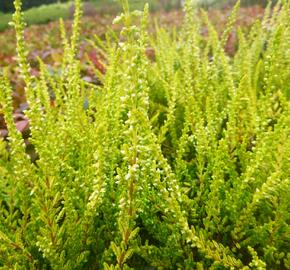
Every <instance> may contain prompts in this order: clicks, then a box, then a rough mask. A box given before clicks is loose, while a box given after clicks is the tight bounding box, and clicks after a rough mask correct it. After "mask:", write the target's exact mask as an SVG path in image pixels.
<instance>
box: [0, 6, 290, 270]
mask: <svg viewBox="0 0 290 270" xmlns="http://www.w3.org/2000/svg"><path fill="white" fill-rule="evenodd" d="M14 4H15V8H16V11H15V14H14V17H13V21H14V26H15V29H16V35H17V52H18V63H19V66H20V68H21V72H22V76H23V78H24V80H25V83H26V97H27V101H28V103H29V109H28V110H27V111H26V115H27V117H28V118H29V121H30V127H31V136H30V139H29V140H30V142H31V143H32V144H33V145H34V147H35V151H36V153H37V155H38V158H37V159H36V160H33V161H31V159H30V157H29V156H28V155H27V154H26V152H25V144H24V141H23V139H22V136H21V134H20V133H19V132H18V131H17V129H16V127H15V125H14V122H13V117H12V112H13V108H12V98H11V94H12V90H11V87H10V85H9V81H8V80H7V78H5V76H2V78H1V83H0V90H1V91H0V104H1V107H0V108H1V113H3V114H4V117H5V121H6V124H7V126H8V131H9V136H8V138H7V140H3V139H1V141H0V157H1V159H0V179H1V181H0V213H1V215H0V239H1V242H0V269H68V270H71V269H107V270H108V269H244V270H246V269H290V253H289V241H290V238H289V235H290V229H289V221H290V213H289V191H290V180H289V176H290V167H289V158H290V138H289V136H290V118H289V109H290V107H289V105H290V103H289V97H290V58H289V57H290V53H289V49H290V48H289V42H290V40H289V37H290V28H289V26H290V25H289V24H290V21H289V2H288V1H282V2H281V3H278V4H277V5H276V6H275V8H274V10H273V11H272V10H271V9H270V7H268V9H267V11H266V13H265V16H264V19H263V20H262V21H257V22H256V23H255V24H254V25H253V27H252V28H251V31H250V33H249V34H245V33H243V32H242V31H241V30H240V29H238V30H237V33H238V37H239V47H238V51H237V53H236V54H235V55H234V56H233V57H232V58H230V57H229V56H228V55H226V53H225V51H224V46H225V44H226V41H227V39H228V35H229V33H230V32H232V28H233V25H234V22H235V17H236V13H237V12H238V7H239V3H237V4H236V6H235V8H234V10H233V13H232V16H230V18H229V21H228V24H227V27H226V29H225V30H224V32H223V34H222V35H221V37H219V35H218V34H217V32H216V30H215V28H214V26H213V25H212V24H211V23H210V21H209V19H208V17H207V13H206V12H203V13H202V16H197V14H196V7H195V6H194V4H193V3H192V1H190V0H188V1H186V4H185V12H186V17H185V21H184V25H183V28H182V31H181V32H180V33H178V34H176V33H168V32H166V31H165V30H163V29H160V28H158V29H157V34H156V36H151V35H149V34H148V32H147V20H148V19H147V16H148V6H146V7H145V9H144V11H143V12H140V11H133V12H131V11H130V10H129V5H128V2H127V1H125V0H124V1H122V5H123V10H124V11H123V13H122V14H121V15H120V16H119V17H117V18H116V20H115V22H114V23H121V24H123V26H124V27H123V30H122V32H121V36H120V38H116V37H114V36H110V35H108V36H107V39H106V41H104V42H102V41H100V42H99V43H98V45H96V48H98V49H100V48H102V50H103V53H104V54H105V55H106V57H107V61H108V64H107V66H106V74H105V75H102V74H99V75H98V76H99V79H100V81H101V85H100V86H95V85H93V84H90V83H87V82H85V81H83V79H82V77H81V74H80V63H79V62H78V60H77V58H76V54H77V52H78V38H79V32H80V17H81V12H80V10H81V8H80V7H81V3H80V0H76V2H75V5H76V11H75V20H74V25H73V33H72V36H71V38H70V39H69V38H67V36H66V33H65V31H64V27H63V25H62V24H61V32H62V44H63V48H64V55H63V62H62V72H61V73H59V74H58V75H52V74H51V73H50V72H48V71H47V69H46V67H45V64H44V63H43V62H42V61H39V69H40V75H39V76H38V77H34V76H31V75H30V66H29V64H28V62H27V59H26V55H27V51H26V48H25V40H24V38H23V32H24V23H23V14H22V12H21V1H20V0H15V2H14ZM136 18H140V25H134V24H133V23H132V22H133V21H136ZM204 27H206V29H207V35H202V34H201V32H202V29H204ZM149 46H152V47H153V48H154V52H155V59H154V61H151V60H149V59H148V57H147V55H146V50H147V48H148V47H149Z"/></svg>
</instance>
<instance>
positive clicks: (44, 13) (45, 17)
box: [0, 0, 268, 31]
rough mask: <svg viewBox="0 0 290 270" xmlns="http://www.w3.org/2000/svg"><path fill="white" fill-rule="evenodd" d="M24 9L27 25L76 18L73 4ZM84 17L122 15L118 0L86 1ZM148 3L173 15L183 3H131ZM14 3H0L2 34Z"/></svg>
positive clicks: (207, 0) (250, 2)
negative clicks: (172, 12)
mask: <svg viewBox="0 0 290 270" xmlns="http://www.w3.org/2000/svg"><path fill="white" fill-rule="evenodd" d="M197 1H199V5H200V6H202V7H203V8H206V9H210V8H219V9H221V8H225V7H230V6H232V5H233V4H234V3H235V2H236V0H197ZM22 2H23V9H24V10H25V17H26V21H27V23H28V24H41V23H47V22H49V21H54V20H57V19H59V18H64V19H66V18H71V17H72V14H73V1H71V0H70V1H69V0H23V1H22ZM84 2H85V3H84V15H85V16H86V15H88V16H92V15H95V14H104V13H105V14H114V13H116V12H118V11H120V6H119V4H118V1H116V0H87V1H84ZM145 2H149V5H150V9H151V11H153V12H154V11H160V10H162V11H170V10H173V9H180V8H181V7H182V2H183V0H131V1H130V3H131V6H132V8H134V9H135V8H137V9H138V8H142V6H143V5H144V3H145ZM267 2H268V1H267V0H242V1H241V4H242V6H254V5H259V6H262V7H264V6H265V5H266V4H267ZM13 10H14V7H13V1H12V0H1V1H0V31H3V30H5V29H6V28H7V27H8V23H9V21H10V20H11V13H13Z"/></svg>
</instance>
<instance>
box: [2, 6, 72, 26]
mask: <svg viewBox="0 0 290 270" xmlns="http://www.w3.org/2000/svg"><path fill="white" fill-rule="evenodd" d="M71 4H72V3H71V2H68V3H55V4H50V5H42V6H40V7H33V8H30V9H28V10H26V11H25V12H24V20H25V22H26V23H27V24H28V25H31V24H42V23H48V22H51V21H55V20H58V19H60V18H63V19H66V18H68V17H69V7H70V6H71ZM11 19H12V15H11V14H3V15H1V14H0V31H3V30H5V29H6V28H7V27H8V25H9V22H10V21H11Z"/></svg>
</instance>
